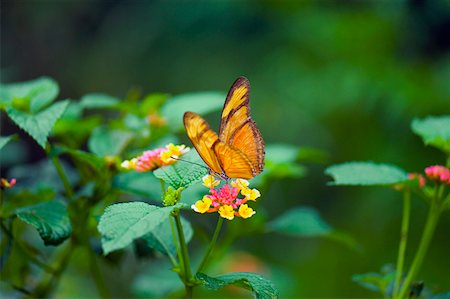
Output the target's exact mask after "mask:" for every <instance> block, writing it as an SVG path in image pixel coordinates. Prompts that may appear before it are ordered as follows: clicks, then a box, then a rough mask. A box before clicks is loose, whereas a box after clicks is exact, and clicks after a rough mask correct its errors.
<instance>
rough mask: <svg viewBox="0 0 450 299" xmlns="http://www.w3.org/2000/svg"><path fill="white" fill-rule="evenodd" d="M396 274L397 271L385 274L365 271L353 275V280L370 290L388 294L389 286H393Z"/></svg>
mask: <svg viewBox="0 0 450 299" xmlns="http://www.w3.org/2000/svg"><path fill="white" fill-rule="evenodd" d="M394 276H395V272H388V273H385V274H379V273H364V274H355V275H353V276H352V280H353V281H354V282H356V283H358V284H359V285H360V286H362V287H364V288H366V289H368V290H371V291H374V292H378V293H382V294H385V295H386V296H388V292H389V291H390V290H389V287H391V286H392V283H393V281H394Z"/></svg>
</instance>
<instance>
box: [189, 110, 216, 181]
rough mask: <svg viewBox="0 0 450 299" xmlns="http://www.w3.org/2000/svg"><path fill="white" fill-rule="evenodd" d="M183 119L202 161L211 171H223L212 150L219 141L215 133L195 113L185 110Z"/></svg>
mask: <svg viewBox="0 0 450 299" xmlns="http://www.w3.org/2000/svg"><path fill="white" fill-rule="evenodd" d="M183 120H184V127H185V128H186V133H187V135H188V137H189V139H190V140H191V142H192V144H193V145H194V147H195V149H196V150H197V153H198V154H199V155H200V157H201V158H202V159H203V161H205V163H206V164H207V165H208V166H209V168H211V170H212V171H214V172H216V173H223V170H222V167H221V166H220V162H219V160H218V159H217V155H216V153H215V151H214V146H215V144H217V143H219V137H218V136H217V134H216V133H215V132H214V131H213V130H211V128H210V127H209V125H208V123H207V122H206V121H205V120H204V119H203V118H202V117H201V116H199V115H198V114H196V113H193V112H186V113H185V114H184V117H183Z"/></svg>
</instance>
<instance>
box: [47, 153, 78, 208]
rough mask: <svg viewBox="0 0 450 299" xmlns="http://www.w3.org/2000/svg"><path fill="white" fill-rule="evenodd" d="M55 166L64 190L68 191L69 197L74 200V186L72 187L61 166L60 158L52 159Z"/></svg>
mask: <svg viewBox="0 0 450 299" xmlns="http://www.w3.org/2000/svg"><path fill="white" fill-rule="evenodd" d="M51 160H52V162H53V165H54V166H55V168H56V171H57V172H58V175H59V178H60V179H61V181H62V183H63V185H64V189H66V194H67V197H68V198H69V199H70V200H72V199H73V190H72V186H70V183H69V180H68V179H67V176H66V173H65V172H64V168H63V167H62V165H61V161H60V160H59V158H58V157H52V158H51Z"/></svg>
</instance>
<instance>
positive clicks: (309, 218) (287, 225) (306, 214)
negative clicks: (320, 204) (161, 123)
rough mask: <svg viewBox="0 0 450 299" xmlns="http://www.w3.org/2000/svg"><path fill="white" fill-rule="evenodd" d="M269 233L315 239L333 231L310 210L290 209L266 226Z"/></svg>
mask: <svg viewBox="0 0 450 299" xmlns="http://www.w3.org/2000/svg"><path fill="white" fill-rule="evenodd" d="M267 227H268V229H269V231H276V232H279V233H285V234H289V235H294V236H304V237H317V236H324V235H327V234H329V233H331V232H332V231H333V229H332V228H331V226H330V225H329V224H328V223H326V222H325V221H324V220H323V219H322V217H320V215H319V213H318V212H317V211H316V210H315V209H312V208H303V207H297V208H292V209H290V210H289V211H287V212H286V213H284V214H283V215H281V216H279V217H278V218H276V219H275V220H272V221H271V222H269V223H268V224H267Z"/></svg>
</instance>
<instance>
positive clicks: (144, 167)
mask: <svg viewBox="0 0 450 299" xmlns="http://www.w3.org/2000/svg"><path fill="white" fill-rule="evenodd" d="M188 151H189V148H188V147H186V146H185V145H173V144H172V143H170V144H168V145H166V147H165V148H157V149H155V150H151V151H145V152H144V153H142V155H140V156H138V157H136V158H133V159H131V160H125V161H123V162H122V164H120V165H121V166H122V167H123V168H125V169H128V170H130V169H134V170H137V171H140V172H145V171H152V170H155V169H157V168H160V167H162V166H167V165H170V164H173V163H175V162H176V159H177V158H179V157H180V156H182V155H183V154H185V153H186V152H188Z"/></svg>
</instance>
